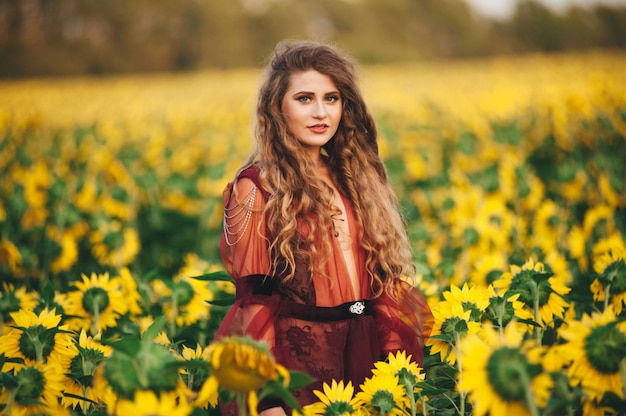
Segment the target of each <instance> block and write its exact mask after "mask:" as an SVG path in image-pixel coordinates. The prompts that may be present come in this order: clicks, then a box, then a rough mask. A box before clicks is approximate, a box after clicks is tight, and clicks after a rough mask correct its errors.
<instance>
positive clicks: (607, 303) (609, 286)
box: [602, 283, 626, 397]
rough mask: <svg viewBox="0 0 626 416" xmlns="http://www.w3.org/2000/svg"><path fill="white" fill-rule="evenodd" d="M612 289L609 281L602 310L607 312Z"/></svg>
mask: <svg viewBox="0 0 626 416" xmlns="http://www.w3.org/2000/svg"><path fill="white" fill-rule="evenodd" d="M610 291H611V284H610V283H609V284H608V285H606V287H605V288H604V310H603V311H602V312H606V310H607V308H608V307H609V296H610V295H611V293H610ZM624 397H626V396H624Z"/></svg>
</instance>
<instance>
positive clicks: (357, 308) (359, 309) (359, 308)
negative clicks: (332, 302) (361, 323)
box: [348, 301, 365, 315]
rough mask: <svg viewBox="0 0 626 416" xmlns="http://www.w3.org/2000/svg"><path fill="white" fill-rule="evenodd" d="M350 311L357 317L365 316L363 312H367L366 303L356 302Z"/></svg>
mask: <svg viewBox="0 0 626 416" xmlns="http://www.w3.org/2000/svg"><path fill="white" fill-rule="evenodd" d="M348 310H349V311H350V313H353V314H355V315H361V314H363V312H365V303H364V302H362V301H358V302H354V303H353V304H352V305H350V308H348Z"/></svg>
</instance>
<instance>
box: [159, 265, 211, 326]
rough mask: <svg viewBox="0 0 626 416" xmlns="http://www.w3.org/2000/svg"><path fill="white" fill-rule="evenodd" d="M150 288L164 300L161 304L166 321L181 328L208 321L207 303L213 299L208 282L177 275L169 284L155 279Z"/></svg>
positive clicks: (208, 310) (208, 309)
mask: <svg viewBox="0 0 626 416" xmlns="http://www.w3.org/2000/svg"><path fill="white" fill-rule="evenodd" d="M168 283H169V282H168ZM152 287H153V289H154V291H155V293H157V294H159V295H160V296H162V297H163V298H165V299H163V300H162V301H161V302H162V303H163V311H164V313H165V315H166V316H167V318H168V321H170V322H175V323H176V325H177V326H179V327H182V326H188V325H193V324H194V323H196V322H198V321H200V320H207V319H209V314H210V308H209V304H208V303H207V301H208V300H211V299H213V292H212V291H211V289H210V287H209V285H208V282H206V281H203V280H200V279H194V278H193V277H189V276H181V275H178V276H175V277H174V278H173V279H172V282H171V284H165V282H164V281H161V280H159V279H155V280H153V281H152Z"/></svg>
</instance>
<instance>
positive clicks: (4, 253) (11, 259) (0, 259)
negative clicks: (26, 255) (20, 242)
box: [0, 239, 22, 274]
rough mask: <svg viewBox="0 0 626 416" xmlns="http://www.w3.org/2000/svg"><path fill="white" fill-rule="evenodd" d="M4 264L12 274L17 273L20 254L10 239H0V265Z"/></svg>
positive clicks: (19, 264) (20, 259) (20, 262)
mask: <svg viewBox="0 0 626 416" xmlns="http://www.w3.org/2000/svg"><path fill="white" fill-rule="evenodd" d="M3 264H6V265H7V266H8V267H9V270H10V271H11V273H13V274H18V273H19V269H20V266H21V265H22V254H21V253H20V250H19V249H18V248H17V246H16V245H15V244H13V243H12V242H11V241H9V240H6V239H2V240H0V266H2V265H3Z"/></svg>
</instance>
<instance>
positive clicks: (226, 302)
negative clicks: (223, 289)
mask: <svg viewBox="0 0 626 416" xmlns="http://www.w3.org/2000/svg"><path fill="white" fill-rule="evenodd" d="M206 303H208V304H211V305H213V306H231V305H232V304H233V303H235V296H227V297H226V296H225V297H223V298H220V299H213V300H207V301H206Z"/></svg>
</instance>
